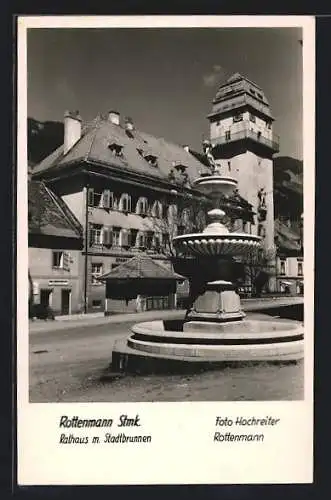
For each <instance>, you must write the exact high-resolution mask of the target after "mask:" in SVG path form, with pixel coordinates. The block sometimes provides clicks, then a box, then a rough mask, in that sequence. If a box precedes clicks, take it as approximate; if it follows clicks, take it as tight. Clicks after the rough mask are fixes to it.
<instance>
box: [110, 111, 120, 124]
mask: <svg viewBox="0 0 331 500" xmlns="http://www.w3.org/2000/svg"><path fill="white" fill-rule="evenodd" d="M108 120H109V121H110V122H111V123H114V125H119V124H120V114H119V113H118V111H109V113H108Z"/></svg>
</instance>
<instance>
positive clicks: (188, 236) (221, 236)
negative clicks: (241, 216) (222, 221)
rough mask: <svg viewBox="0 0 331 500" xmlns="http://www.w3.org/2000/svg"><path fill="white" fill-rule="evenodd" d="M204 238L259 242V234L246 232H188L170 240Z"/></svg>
mask: <svg viewBox="0 0 331 500" xmlns="http://www.w3.org/2000/svg"><path fill="white" fill-rule="evenodd" d="M192 239H193V240H197V239H199V240H206V239H215V240H228V239H231V240H237V241H238V243H239V242H240V240H243V239H244V240H253V241H254V242H261V240H262V238H261V236H257V235H255V234H247V233H226V234H222V233H188V234H181V235H179V236H175V237H174V238H173V240H172V241H186V240H192Z"/></svg>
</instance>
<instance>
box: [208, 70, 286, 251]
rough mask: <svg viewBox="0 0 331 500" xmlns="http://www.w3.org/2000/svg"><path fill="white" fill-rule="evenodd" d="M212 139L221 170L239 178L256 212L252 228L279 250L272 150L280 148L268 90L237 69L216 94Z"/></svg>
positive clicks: (268, 247)
mask: <svg viewBox="0 0 331 500" xmlns="http://www.w3.org/2000/svg"><path fill="white" fill-rule="evenodd" d="M208 119H209V121H210V140H211V143H212V147H213V156H214V158H215V160H216V162H217V163H218V164H219V166H220V170H221V173H222V174H225V175H230V176H231V177H234V178H235V179H236V180H237V181H238V190H239V193H240V195H241V196H242V197H243V198H245V199H246V200H247V201H248V202H249V203H250V204H251V205H252V206H253V210H254V212H255V216H254V219H255V221H254V222H255V223H254V224H253V225H252V226H251V228H249V231H250V232H251V233H252V234H256V235H258V236H261V237H262V238H263V240H264V247H265V249H266V251H267V252H269V254H270V255H271V254H272V253H273V250H274V203H273V160H272V157H273V154H274V153H276V152H278V151H279V141H278V138H277V137H276V136H275V134H274V133H273V122H274V118H273V117H272V115H271V110H270V106H269V103H268V101H267V98H266V96H265V94H264V92H263V90H262V89H261V88H260V87H258V85H256V84H255V83H253V82H251V81H250V80H248V79H247V78H245V77H243V76H241V75H240V74H239V73H235V74H234V75H232V76H231V77H230V78H229V79H228V80H227V81H226V82H225V83H224V84H222V85H221V86H220V88H219V89H218V92H217V94H216V97H215V99H214V100H213V107H212V112H211V113H210V114H209V115H208Z"/></svg>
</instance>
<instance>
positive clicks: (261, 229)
mask: <svg viewBox="0 0 331 500" xmlns="http://www.w3.org/2000/svg"><path fill="white" fill-rule="evenodd" d="M257 235H258V236H260V237H261V238H264V237H265V227H264V225H263V224H259V225H258V228H257Z"/></svg>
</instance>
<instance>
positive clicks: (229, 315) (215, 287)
mask: <svg viewBox="0 0 331 500" xmlns="http://www.w3.org/2000/svg"><path fill="white" fill-rule="evenodd" d="M186 317H187V320H188V322H187V323H185V325H184V331H189V330H190V328H191V322H192V321H211V322H223V321H238V320H240V319H242V318H244V317H245V313H244V312H243V311H242V309H241V306H240V297H239V295H238V294H237V293H236V289H235V286H234V284H233V283H231V282H230V281H224V280H218V281H211V282H208V283H206V286H205V288H204V290H203V291H202V293H201V294H200V295H199V296H198V297H196V299H195V300H194V302H193V305H192V306H191V308H190V311H189V312H188V314H187V316H186Z"/></svg>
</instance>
